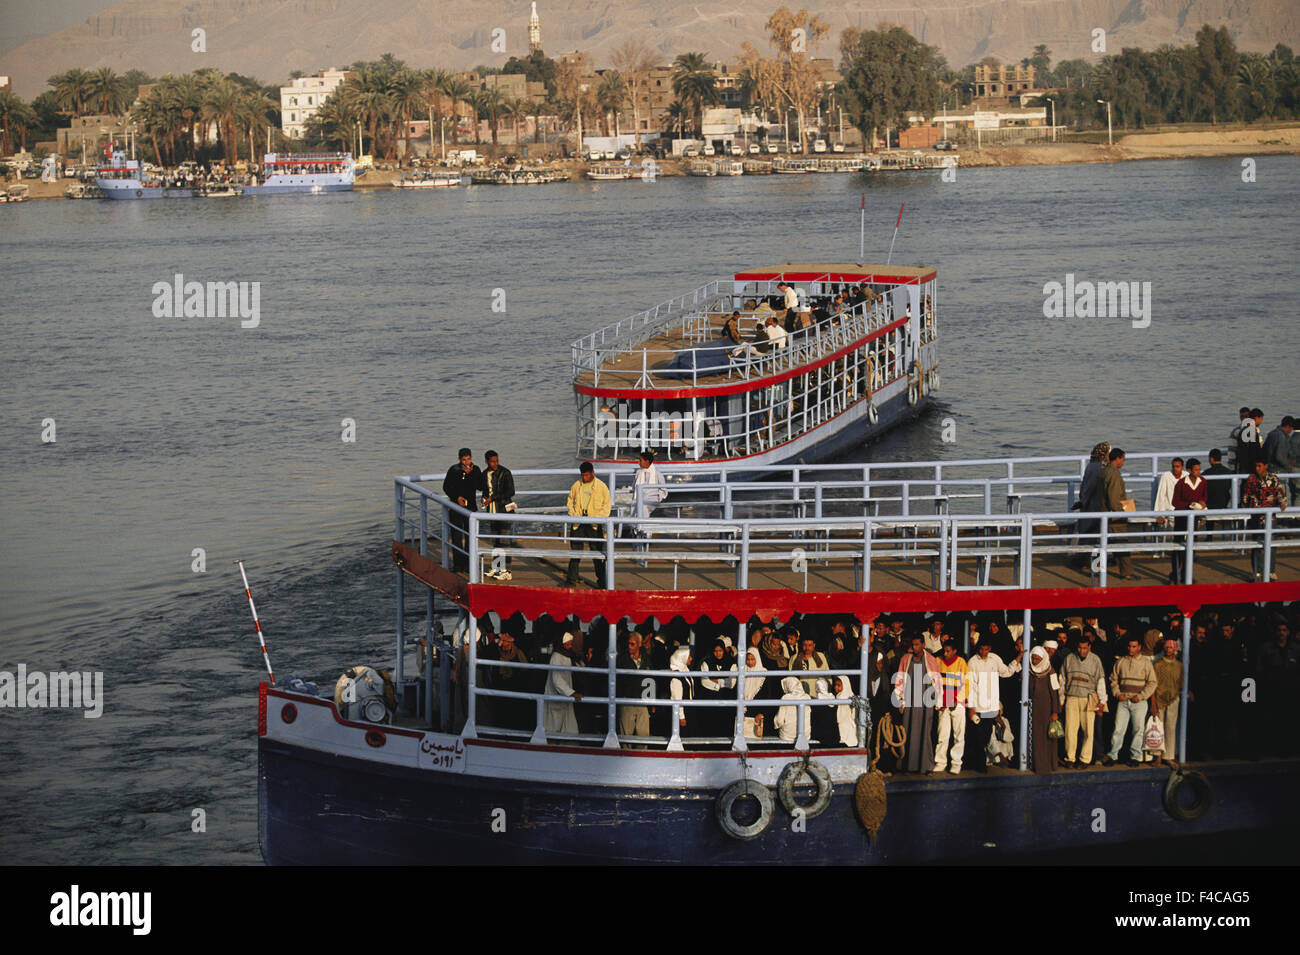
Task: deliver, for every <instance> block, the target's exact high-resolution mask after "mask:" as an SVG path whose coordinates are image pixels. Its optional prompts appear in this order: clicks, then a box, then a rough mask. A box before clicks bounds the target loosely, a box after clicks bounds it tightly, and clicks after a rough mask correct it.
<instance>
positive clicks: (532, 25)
mask: <svg viewBox="0 0 1300 955" xmlns="http://www.w3.org/2000/svg"><path fill="white" fill-rule="evenodd" d="M541 48H542V24H541V21H540V20H538V19H537V0H533V12H532V13H531V14H530V15H529V17H528V52H529V53H536V52H537V51H538V50H540V49H541Z"/></svg>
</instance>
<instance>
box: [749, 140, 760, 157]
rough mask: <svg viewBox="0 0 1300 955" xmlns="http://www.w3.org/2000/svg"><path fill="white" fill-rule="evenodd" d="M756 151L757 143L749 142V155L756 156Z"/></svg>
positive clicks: (757, 151) (757, 150)
mask: <svg viewBox="0 0 1300 955" xmlns="http://www.w3.org/2000/svg"><path fill="white" fill-rule="evenodd" d="M758 153H759V149H758V143H750V144H749V154H750V155H751V156H757V155H758Z"/></svg>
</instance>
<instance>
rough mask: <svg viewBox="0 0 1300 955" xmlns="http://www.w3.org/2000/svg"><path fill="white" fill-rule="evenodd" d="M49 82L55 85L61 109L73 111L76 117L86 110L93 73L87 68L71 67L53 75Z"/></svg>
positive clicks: (55, 92) (55, 93)
mask: <svg viewBox="0 0 1300 955" xmlns="http://www.w3.org/2000/svg"><path fill="white" fill-rule="evenodd" d="M47 82H48V83H49V84H50V86H52V87H54V95H55V96H56V97H58V101H59V108H60V109H62V110H64V111H65V112H69V113H71V114H72V116H73V118H74V119H75V118H78V117H80V116H81V115H82V114H83V113H84V112H85V111H86V106H85V104H86V99H87V98H88V97H89V95H90V92H91V88H92V86H91V75H90V74H89V73H87V72H86V71H85V70H82V69H71V70H68V71H67V72H65V73H58V74H56V75H54V76H51V77H50V78H49V80H48V81H47Z"/></svg>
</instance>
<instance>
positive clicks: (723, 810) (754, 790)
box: [713, 779, 775, 842]
mask: <svg viewBox="0 0 1300 955" xmlns="http://www.w3.org/2000/svg"><path fill="white" fill-rule="evenodd" d="M742 796H753V797H754V798H755V799H757V800H758V818H757V819H755V820H754V821H753V822H752V823H750V824H749V825H747V826H742V825H741V824H740V823H738V822H736V820H735V819H734V818H733V817H732V815H731V808H732V806H734V805H735V804H736V800H737V799H740V798H741V797H742ZM713 808H714V815H716V816H717V819H718V825H719V826H721V827H722V831H723V832H725V833H726V834H727V835H729V836H731V838H733V839H739V840H741V841H742V842H748V841H749V840H750V839H757V838H758V837H759V836H760V835H762V834H763V832H764V831H765V830H766V829H767V827H768V826H769V825H771V824H772V813H773V809H774V808H775V807H774V806H773V804H772V794H771V793H770V792H768V791H767V787H766V786H764V785H762V784H761V783H758V782H756V781H754V780H752V779H738V780H736V781H735V782H734V783H732V784H731V785H730V786H728V787H727V788H726V789H724V790H723V791H722V792H721V794H719V796H718V801H717V803H716V804H714V807H713Z"/></svg>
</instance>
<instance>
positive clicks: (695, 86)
mask: <svg viewBox="0 0 1300 955" xmlns="http://www.w3.org/2000/svg"><path fill="white" fill-rule="evenodd" d="M673 67H674V70H673V95H675V96H676V97H677V98H678V99H679V100H681V101H682V102H683V103H684V104H685V105H687V106H690V107H692V115H694V117H695V133H696V135H697V136H699V135H701V134H702V133H703V130H704V106H705V104H706V103H707V104H708V105H710V106H712V105H713V104H714V103H716V102H717V101H718V84H717V78H716V77H715V76H714V75H713V71H712V70H711V69H709V66H708V63H707V61H706V60H705V58H704V54H703V53H682V54H680V55H679V56H678V57H677V59H676V60H674V61H673Z"/></svg>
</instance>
